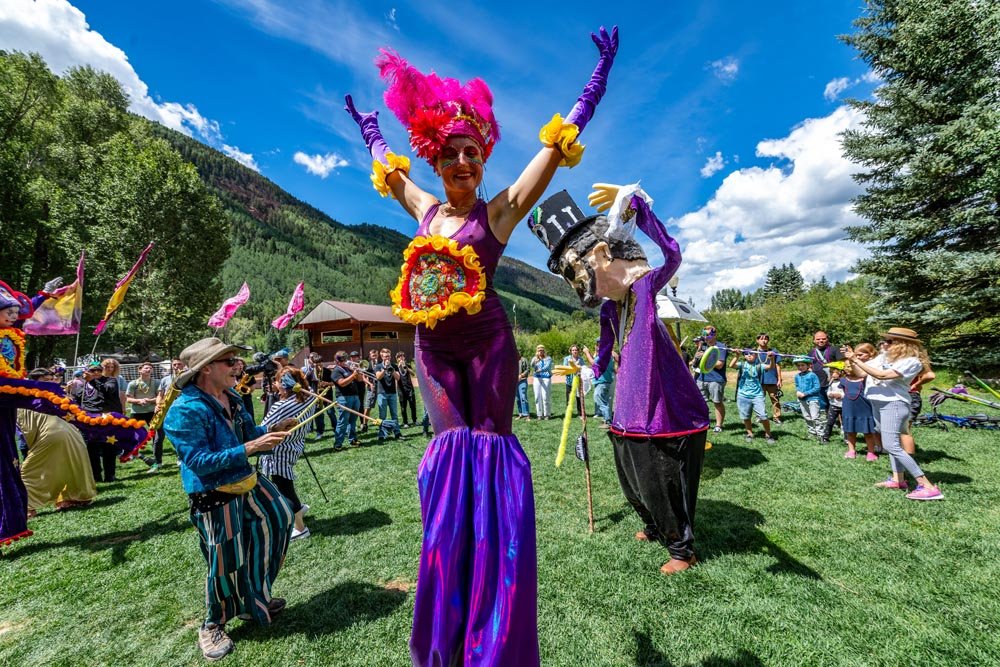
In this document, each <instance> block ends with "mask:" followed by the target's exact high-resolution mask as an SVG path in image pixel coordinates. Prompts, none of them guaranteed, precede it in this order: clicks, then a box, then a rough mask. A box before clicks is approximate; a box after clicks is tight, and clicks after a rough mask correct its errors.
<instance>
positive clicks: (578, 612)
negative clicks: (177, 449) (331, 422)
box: [0, 389, 1000, 667]
mask: <svg viewBox="0 0 1000 667" xmlns="http://www.w3.org/2000/svg"><path fill="white" fill-rule="evenodd" d="M731 393H732V390H731V389H730V394H731ZM555 395H556V396H561V395H562V392H561V391H556V392H555ZM953 403H954V402H952V404H948V405H946V408H948V411H953V409H955V408H962V407H963V406H961V405H955V404H953ZM730 410H731V413H732V414H731V415H730V416H729V417H728V418H727V419H728V423H727V428H726V431H725V432H724V433H723V434H720V435H713V437H712V438H711V440H712V442H713V445H714V446H713V447H712V449H711V450H709V451H708V452H706V455H705V467H704V474H703V476H702V483H701V493H700V498H699V503H698V514H697V545H696V546H697V551H698V556H699V558H700V559H701V561H702V563H701V564H700V565H699V566H698V567H696V568H695V569H693V570H691V571H689V572H686V573H683V574H681V575H677V576H674V577H670V578H667V577H664V576H663V575H661V574H660V573H659V566H660V565H661V563H662V562H663V561H664V560H665V559H666V558H667V555H666V552H665V551H664V550H663V549H662V548H660V547H658V546H655V545H650V544H642V543H638V542H636V541H635V540H634V538H633V535H634V533H635V531H636V530H638V529H639V528H640V526H639V523H638V521H637V519H636V517H635V516H634V515H633V513H632V511H631V509H629V508H628V507H627V506H626V503H625V501H624V499H623V498H622V496H621V493H620V491H619V488H618V483H617V478H616V476H615V471H614V464H613V460H612V456H611V450H610V446H609V445H608V442H607V439H606V437H605V436H604V434H603V432H602V431H601V430H600V429H599V428H597V427H596V425H595V424H591V425H590V427H589V433H590V437H591V443H592V444H591V451H592V471H593V490H594V513H595V516H596V530H595V532H594V534H592V535H591V534H588V533H587V521H586V500H585V493H584V472H583V465H582V463H580V462H579V461H577V460H576V459H574V458H572V455H570V456H569V457H568V458H567V460H566V462H565V463H564V464H563V466H562V467H561V468H556V467H555V466H554V464H553V462H554V458H555V452H556V448H557V446H558V442H559V429H560V424H561V421H560V420H558V419H553V420H551V421H544V422H539V421H532V422H515V432H516V433H517V435H518V437H519V438H520V439H521V442H522V443H523V445H524V448H525V450H526V451H527V453H528V455H529V456H530V457H531V460H532V464H533V472H534V481H535V502H536V518H537V526H538V579H539V599H538V620H539V633H540V643H541V653H542V662H543V664H545V665H569V666H572V667H579V666H581V665H678V666H680V665H765V664H766V665H900V664H956V665H959V664H969V665H972V664H974V665H982V664H997V663H1000V620H998V619H1000V561H998V558H997V553H1000V537H998V531H997V526H998V525H1000V488H998V486H997V485H996V484H995V483H994V481H995V480H996V479H997V477H998V476H1000V459H998V456H997V453H998V450H1000V432H997V431H993V432H990V431H960V430H951V431H948V432H945V431H941V430H937V429H933V428H921V429H918V430H917V431H916V436H917V442H918V445H919V447H920V450H921V453H920V457H919V458H920V461H921V463H922V464H923V465H924V466H925V467H926V471H927V473H928V474H929V476H930V477H931V479H932V480H934V481H936V482H940V485H941V487H942V489H943V490H944V494H945V500H944V501H942V502H933V503H923V504H921V503H917V502H913V501H908V500H906V499H905V498H904V497H903V495H902V493H900V492H895V491H886V490H880V489H876V488H873V486H872V485H873V484H874V483H875V482H877V481H879V480H880V479H883V478H884V477H885V476H886V471H887V469H888V461H887V460H886V459H885V458H884V457H883V458H882V459H881V460H880V461H878V462H877V463H868V462H865V461H864V459H863V458H861V459H857V460H854V461H848V460H845V459H844V458H843V452H844V449H843V447H841V446H838V445H826V446H824V445H820V444H818V443H816V442H811V441H807V440H806V439H805V438H804V437H803V436H802V434H803V424H802V421H801V420H800V419H798V418H797V417H792V418H789V419H788V420H786V422H785V423H784V424H783V425H782V426H779V427H777V428H776V430H775V432H776V434H777V435H778V442H777V444H775V445H765V444H764V442H763V440H762V439H757V440H754V441H753V442H752V443H746V442H744V440H743V432H742V428H741V427H739V426H738V425H737V423H736V417H735V406H734V405H732V404H730ZM557 412H560V410H557ZM579 429H580V426H579V423H578V422H577V423H575V424H574V426H573V434H574V435H575V434H576V433H577V432H579ZM405 433H406V435H407V437H406V438H405V439H403V440H400V441H396V442H390V443H389V444H387V445H382V446H378V445H375V444H374V443H372V442H369V441H366V440H362V443H363V445H364V446H362V447H360V448H358V449H352V450H348V451H344V452H338V453H335V452H334V451H333V449H332V440H331V438H330V434H329V432H328V433H327V437H326V438H324V439H322V440H320V441H318V442H315V443H311V444H309V446H308V448H307V451H308V455H309V460H310V461H311V462H312V464H313V466H314V467H315V469H316V472H317V474H318V475H319V477H320V480H321V481H322V483H323V486H324V487H325V489H326V492H327V494H328V495H329V496H330V502H329V503H326V502H324V501H323V499H322V498H321V496H320V494H319V491H318V489H317V487H316V483H315V481H313V478H312V476H311V475H310V474H309V470H308V468H307V466H306V465H305V464H304V463H303V462H300V463H299V465H298V467H297V471H298V475H299V481H298V486H299V490H300V495H301V496H302V497H303V499H304V501H305V502H307V503H309V504H310V505H311V507H312V509H311V511H310V513H309V516H308V517H307V524H308V525H309V526H310V528H311V530H312V537H311V538H310V539H308V540H304V541H299V542H294V543H292V545H291V547H290V549H289V552H288V557H287V560H286V562H285V567H284V570H283V571H282V573H281V576H280V578H279V579H278V581H277V584H276V587H275V594H276V595H279V596H282V597H285V598H287V599H288V608H287V609H286V610H285V611H284V613H283V614H282V615H281V616H279V617H278V618H277V621H276V622H275V623H274V624H273V625H272V626H271V627H269V628H266V629H262V628H259V627H256V626H253V625H252V624H249V623H242V622H240V621H235V622H233V623H231V624H230V626H229V627H228V630H229V631H230V633H231V635H232V637H233V638H234V639H235V641H236V650H235V652H234V653H233V654H232V655H231V656H229V657H227V658H226V659H225V663H224V664H227V665H232V666H233V667H236V666H237V665H254V666H259V665H296V664H301V665H322V664H336V665H366V666H367V665H405V664H408V653H407V639H408V637H409V627H410V620H411V616H412V611H413V592H414V579H415V576H416V571H417V561H418V558H419V553H420V535H421V529H420V513H419V508H418V500H417V489H416V484H415V481H414V478H415V476H416V471H417V466H418V464H419V462H420V458H421V455H422V452H423V448H424V445H425V443H426V439H425V438H424V437H422V436H421V435H420V434H419V428H415V429H408V430H407V431H405ZM167 460H168V462H169V463H170V464H171V465H169V466H168V467H167V468H165V469H164V471H162V472H160V473H157V474H147V473H146V466H145V465H144V464H142V463H141V462H134V463H130V464H127V465H124V466H122V467H121V469H120V481H118V482H115V483H112V484H104V485H100V486H99V491H100V495H99V497H98V499H97V501H96V502H95V504H94V506H93V507H91V508H89V509H86V510H82V511H72V512H59V513H57V512H54V511H51V510H45V511H42V512H41V513H40V514H39V516H38V518H37V519H34V520H33V521H32V522H31V527H32V528H33V529H34V530H35V531H36V534H35V535H34V536H33V537H32V538H30V539H28V540H26V541H23V542H20V543H17V544H16V545H14V546H13V547H12V548H9V549H7V550H6V551H5V553H4V555H3V556H2V557H0V609H2V610H3V612H2V614H0V664H4V665H14V664H34V665H74V666H77V665H112V664H113V665H125V664H130V665H133V664H134V665H152V664H157V665H199V664H203V660H202V658H201V654H200V652H199V650H198V649H197V647H196V628H197V627H198V625H199V624H200V622H201V620H202V615H203V585H204V578H203V577H204V565H203V562H202V559H201V555H200V553H199V551H198V546H197V538H196V535H195V531H194V529H193V528H192V527H191V526H190V524H189V523H188V510H187V502H186V498H185V496H184V493H183V491H182V489H181V485H180V480H179V478H178V475H177V467H176V465H173V464H174V462H175V459H174V458H173V457H172V452H169V448H168V455H167Z"/></svg>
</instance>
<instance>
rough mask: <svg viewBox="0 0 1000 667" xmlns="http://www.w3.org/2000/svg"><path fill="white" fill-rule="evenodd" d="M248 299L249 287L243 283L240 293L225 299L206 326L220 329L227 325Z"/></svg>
mask: <svg viewBox="0 0 1000 667" xmlns="http://www.w3.org/2000/svg"><path fill="white" fill-rule="evenodd" d="M249 299H250V286H249V285H247V284H246V282H244V283H243V287H241V288H240V291H239V292H237V293H236V296H234V297H230V298H228V299H226V300H225V301H224V302H223V304H222V308H219V309H218V310H217V311H215V314H214V315H212V316H211V317H210V318H208V326H210V327H211V328H213V329H221V328H222V327H224V326H226V324H228V323H229V320H231V319H232V317H233V315H235V314H236V311H237V310H239V308H240V306H242V305H243V304H244V303H246V302H247V301H248V300H249Z"/></svg>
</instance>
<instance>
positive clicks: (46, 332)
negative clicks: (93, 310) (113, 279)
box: [24, 252, 86, 336]
mask: <svg viewBox="0 0 1000 667" xmlns="http://www.w3.org/2000/svg"><path fill="white" fill-rule="evenodd" d="M85 254H86V253H83V252H81V253H80V261H79V262H78V263H77V265H76V280H75V281H73V283H72V284H70V285H66V286H65V287H60V288H59V289H57V290H55V291H53V292H51V293H50V296H49V298H47V299H46V300H45V301H43V302H42V303H41V304H39V306H38V308H35V314H34V315H32V316H31V318H30V319H28V320H25V322H24V331H25V333H29V334H31V335H32V336H63V335H66V334H75V333H79V331H80V311H81V309H82V308H83V259H84V255H85Z"/></svg>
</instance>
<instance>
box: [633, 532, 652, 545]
mask: <svg viewBox="0 0 1000 667" xmlns="http://www.w3.org/2000/svg"><path fill="white" fill-rule="evenodd" d="M635 539H636V540H637V541H639V542H649V535H647V534H646V531H644V530H640V531H639V532H638V533H636V534H635Z"/></svg>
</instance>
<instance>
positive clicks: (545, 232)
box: [528, 190, 600, 272]
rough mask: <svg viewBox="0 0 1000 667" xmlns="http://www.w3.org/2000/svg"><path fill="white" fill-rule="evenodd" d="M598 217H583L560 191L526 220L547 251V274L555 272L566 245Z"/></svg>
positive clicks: (535, 209) (577, 208)
mask: <svg viewBox="0 0 1000 667" xmlns="http://www.w3.org/2000/svg"><path fill="white" fill-rule="evenodd" d="M598 217H600V216H597V215H591V216H586V215H584V214H583V211H582V210H580V207H579V206H577V205H576V202H575V201H573V198H572V197H570V196H569V193H568V192H566V191H565V190H560V191H559V192H557V193H555V194H554V195H552V196H551V197H549V198H548V199H546V200H545V201H543V202H542V203H541V204H539V205H538V206H536V207H535V208H534V209H532V211H531V214H530V215H529V216H528V228H529V229H530V230H531V233H532V234H534V235H535V236H537V237H538V240H539V241H541V242H542V243H543V244H544V245H545V247H546V248H548V249H549V270H550V271H553V272H558V271H557V268H556V266H557V264H558V262H557V261H556V260H557V259H558V258H559V256H560V255H562V252H563V249H564V248H565V247H566V243H567V241H569V239H570V238H572V237H573V236H575V234H576V232H577V231H579V230H581V229H583V228H584V227H585V226H586V225H587V224H588V223H590V222H592V221H594V220H596V219H597V218H598Z"/></svg>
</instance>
